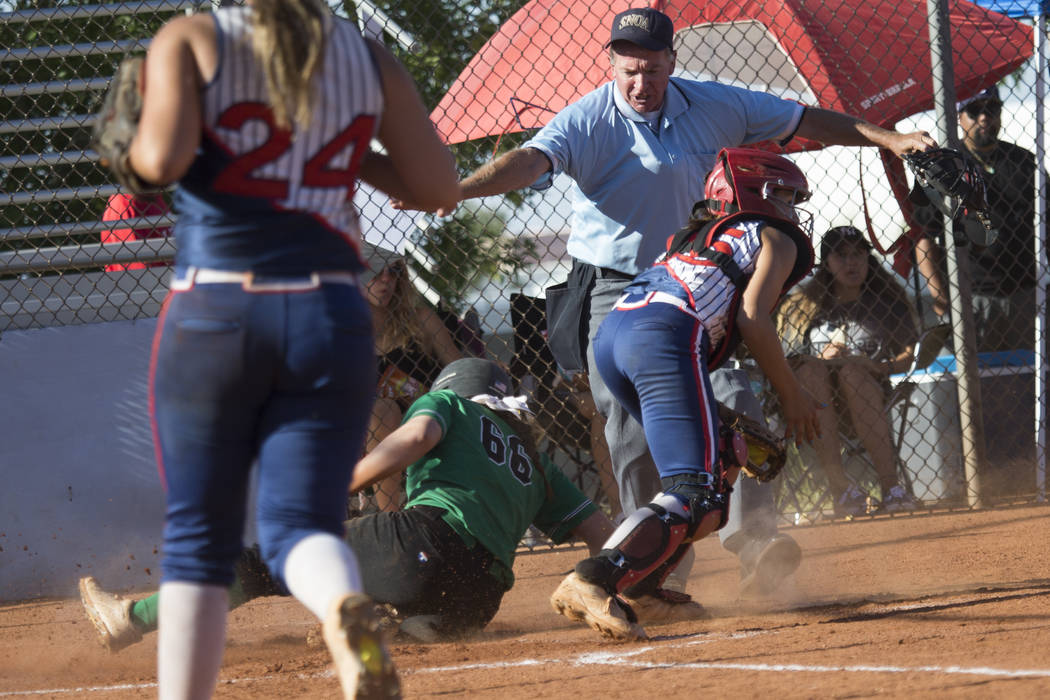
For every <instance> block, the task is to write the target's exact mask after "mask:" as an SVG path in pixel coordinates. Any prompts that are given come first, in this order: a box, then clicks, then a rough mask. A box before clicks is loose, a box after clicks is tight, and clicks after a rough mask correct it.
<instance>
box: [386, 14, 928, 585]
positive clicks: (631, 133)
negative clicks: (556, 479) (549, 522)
mask: <svg viewBox="0 0 1050 700" xmlns="http://www.w3.org/2000/svg"><path fill="white" fill-rule="evenodd" d="M606 47H607V49H608V57H609V63H610V66H611V71H612V76H613V79H612V80H611V81H610V82H608V83H606V84H604V85H601V86H600V87H598V88H596V89H595V90H593V91H591V92H590V93H588V94H587V95H584V96H583V97H582V98H580V99H579V100H578V101H576V102H575V103H573V104H571V105H569V106H568V107H566V108H565V109H563V110H562V111H561V112H559V113H558V114H557V115H555V117H554V118H553V119H552V120H551V122H550V123H549V124H547V125H546V126H545V127H543V128H542V129H541V130H540V131H539V132H538V133H537V134H536V135H535V136H534V137H533V138H532V139H530V140H529V141H527V142H526V143H525V144H523V145H522V147H520V148H517V149H514V150H512V151H509V152H507V153H505V154H504V155H502V156H500V157H499V158H497V159H496V160H494V161H491V162H489V163H487V164H485V165H483V166H482V167H480V168H479V169H478V170H477V171H476V172H475V173H474V174H472V175H471V176H469V177H468V178H466V179H465V180H463V182H462V183H461V187H462V198H463V199H469V198H473V197H485V196H490V195H497V194H503V193H505V192H509V191H511V190H516V189H520V188H523V187H527V186H529V185H532V186H533V188H535V189H543V188H545V187H547V186H549V184H550V179H551V176H552V175H555V174H558V173H564V174H566V175H568V176H569V177H570V178H571V179H572V180H573V183H574V184H573V187H572V200H573V204H572V206H573V217H572V232H571V235H570V237H569V242H568V246H567V248H568V252H569V254H570V255H571V256H572V257H573V267H572V272H571V273H570V279H569V282H570V284H569V286H570V289H569V290H567V294H568V295H569V296H571V297H574V298H575V299H576V300H577V302H578V303H577V304H576V306H577V308H576V310H575V311H572V310H568V311H567V312H566V315H567V316H569V317H571V318H572V319H575V321H576V323H575V327H574V324H573V323H572V322H569V323H567V324H565V319H564V318H563V319H561V322H559V321H556V320H554V319H549V320H548V327H549V328H550V329H551V335H552V337H551V345H552V348H553V349H555V351H556V357H557V358H558V361H559V364H561V365H562V366H563V367H564V368H565V369H574V368H583V359H584V357H586V358H587V360H588V363H587V364H588V366H589V367H592V368H593V366H594V362H593V354H592V353H591V351H590V350H589V349H588V350H586V353H584V350H583V348H582V347H578V345H577V343H576V342H575V341H576V339H577V338H583V339H586V338H590V337H593V335H594V333H595V332H596V331H597V329H598V326H599V325H600V324H601V322H602V320H603V319H604V318H605V316H606V315H607V314H608V312H609V310H610V309H611V308H612V306H613V304H614V302H615V301H616V300H617V299H618V298H619V297H620V295H621V292H622V290H623V289H624V287H626V286H627V284H628V282H630V280H631V279H633V277H634V276H635V275H636V274H637V273H638V272H640V271H641V270H644V269H646V268H647V267H648V266H649V265H650V264H652V262H653V260H654V259H655V258H656V256H657V255H658V254H659V253H660V252H661V251H662V248H663V246H664V244H665V242H666V239H667V237H668V236H669V235H671V234H672V233H674V232H675V231H676V230H678V228H680V227H681V226H682V225H683V224H684V223H685V221H686V219H688V217H689V212H690V211H691V210H692V206H693V204H694V203H695V202H697V201H699V200H701V199H703V197H704V194H703V190H704V178H705V176H706V175H707V173H708V171H709V170H710V169H711V168H712V166H713V165H714V160H715V155H716V154H717V153H718V152H719V151H720V150H721V149H722V148H726V147H734V146H740V145H743V144H748V143H755V142H758V141H764V140H775V141H778V142H779V143H781V144H782V145H783V144H786V143H787V142H788V141H790V140H791V139H792V138H794V137H796V136H798V137H803V138H807V139H811V140H814V141H819V142H821V143H824V144H827V145H845V146H880V147H883V148H887V149H890V150H891V151H893V152H894V153H896V154H897V155H901V154H903V153H906V152H911V151H924V150H926V149H927V148H929V147H932V146H935V145H936V143H935V141H934V140H933V139H932V138H931V137H930V135H929V134H927V133H926V132H914V133H910V134H902V133H899V132H896V131H889V130H886V129H882V128H880V127H877V126H874V125H872V124H869V123H868V122H865V121H863V120H861V119H857V118H855V117H851V116H848V115H845V114H842V113H840V112H834V111H830V110H826V109H820V108H810V107H803V106H802V105H801V104H798V103H797V102H793V101H790V100H783V99H780V98H778V97H774V96H772V95H769V94H766V93H762V92H755V91H751V90H745V89H742V88H738V87H733V86H729V85H722V84H720V83H717V82H700V81H695V80H688V79H684V78H673V77H671V74H672V73H673V72H674V69H675V60H676V53H675V49H674V28H673V24H672V22H671V19H670V18H669V17H668V16H667V15H665V14H663V13H662V12H659V11H657V10H653V9H650V8H638V9H630V10H626V11H624V12H621V13H619V14H617V15H616V16H615V17H614V18H613V21H612V28H611V34H610V37H609V42H608V44H607V45H606ZM394 206H395V207H397V208H416V207H413V206H412V203H410V202H398V201H395V202H394ZM550 301H551V299H548V303H550ZM569 306H570V307H571V306H572V304H571V303H570V304H569ZM563 324H564V325H563ZM566 325H567V326H568V332H567V333H563V332H562V329H564V328H565V326H566ZM566 340H567V341H568V342H565V341H566ZM573 345H577V347H576V353H575V357H572V356H571V355H572V354H573V353H571V352H568V353H566V352H564V350H565V349H566V347H568V349H570V350H571V349H572V346H573ZM579 345H582V343H580V344H579ZM589 376H590V382H591V390H592V392H593V395H594V399H595V403H596V405H597V406H598V409H599V410H600V411H601V412H602V414H603V415H605V416H606V418H607V422H606V426H605V434H606V439H607V440H608V443H609V449H610V453H611V457H612V462H613V472H614V474H615V476H616V480H617V483H618V485H619V488H620V500H621V502H622V504H623V508H624V513H625V514H629V513H631V512H633V511H634V510H636V509H637V508H638V507H640V506H642V505H644V504H645V503H648V502H649V501H650V500H651V499H652V497H653V496H654V495H655V494H656V493H657V492H658V491H659V490H660V483H659V479H658V478H657V472H656V467H655V466H654V465H653V461H652V457H651V456H650V455H649V451H648V448H647V446H646V443H645V436H644V434H643V432H642V428H641V425H639V424H638V423H637V422H636V421H634V420H633V419H632V418H631V417H630V416H629V415H628V414H627V412H626V411H625V410H624V409H623V408H622V407H621V406H620V405H619V404H617V402H616V401H615V399H614V398H613V397H612V395H611V394H610V393H609V391H608V389H607V388H606V387H605V384H604V382H603V381H602V379H601V377H600V376H599V375H598V373H597V372H596V371H591V372H590V373H589ZM741 388H743V389H744V390H745V392H741V391H740V389H741ZM747 388H748V387H747V384H746V381H745V380H743V379H740V378H737V379H736V380H734V381H733V382H731V386H729V387H728V389H727V390H728V391H729V392H730V393H729V394H728V395H718V394H716V397H717V398H718V399H720V400H723V401H725V402H726V403H727V404H728V405H730V406H731V407H733V408H739V409H741V410H743V411H747V408H748V407H746V406H743V405H740V404H737V405H735V406H734V405H733V402H732V399H733V398H734V397H737V396H741V395H742V393H750V392H749V391H746V390H747ZM738 492H739V493H737V492H734V504H733V506H732V508H731V512H732V511H735V512H736V513H738V514H739V518H736V519H734V520H731V522H730V524H729V525H728V526H727V527H725V528H723V530H721V531H720V534H721V537H722V542H723V544H724V546H725V547H726V548H727V549H729V550H731V551H733V552H734V553H736V554H738V555H744V554H745V553H746V556H743V557H742V558H741V564H742V575H743V577H744V578H743V580H744V581H745V582H749V585H748V589H749V591H748V592H751V591H754V592H760V593H767V592H770V591H772V590H773V589H774V588H775V587H776V585H777V584H778V583H779V581H780V579H782V578H783V576H784V575H785V572H787V573H790V572H791V571H792V570H794V567H795V566H797V563H798V547H797V545H795V544H794V542H793V541H791V540H790V538H788V537H787V536H786V535H781V536H779V537H777V535H776V520H775V512H774V508H773V494H772V490H771V489H770V488H769V487H768V486H764V487H757V488H756V489H755V490H751V489H750V488H749V489H743V488H742V489H738ZM767 549H770V550H771V551H769V552H766V550H767ZM773 550H777V551H773ZM771 555H778V556H771ZM785 559H786V560H787V562H788V564H789V566H786V567H785V566H784V565H783V563H782V562H783V561H784V560H785ZM778 560H779V561H778ZM761 562H770V563H776V564H777V565H776V566H774V567H772V568H771V569H770V570H769V576H764V575H763V576H760V578H762V579H763V580H762V581H761V585H757V586H756V585H754V584H755V583H756V578H755V574H756V573H759V574H761V572H756V571H755V566H756V564H760V563H761Z"/></svg>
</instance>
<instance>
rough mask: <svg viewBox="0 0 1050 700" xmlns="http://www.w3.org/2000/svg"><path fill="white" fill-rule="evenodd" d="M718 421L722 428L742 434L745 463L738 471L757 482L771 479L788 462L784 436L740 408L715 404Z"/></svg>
mask: <svg viewBox="0 0 1050 700" xmlns="http://www.w3.org/2000/svg"><path fill="white" fill-rule="evenodd" d="M718 420H719V422H720V423H721V427H722V430H730V431H734V432H737V433H739V434H741V435H743V437H744V440H746V441H747V463H746V464H744V465H743V466H742V467H741V470H742V471H743V472H744V473H745V474H747V475H748V476H750V477H752V478H753V479H758V480H759V481H763V482H764V481H772V480H773V479H774V478H776V476H777V474H779V473H780V471H781V470H782V469H783V468H784V465H785V464H786V463H787V445H786V443H785V441H784V438H782V437H778V436H777V434H776V433H774V432H773V431H772V430H770V429H769V428H767V427H766V426H765V425H763V424H762V423H759V422H758V421H756V420H755V419H753V418H750V417H748V416H745V415H744V414H743V413H740V412H739V411H734V410H733V409H731V408H729V407H728V406H725V405H724V404H722V403H721V402H719V403H718Z"/></svg>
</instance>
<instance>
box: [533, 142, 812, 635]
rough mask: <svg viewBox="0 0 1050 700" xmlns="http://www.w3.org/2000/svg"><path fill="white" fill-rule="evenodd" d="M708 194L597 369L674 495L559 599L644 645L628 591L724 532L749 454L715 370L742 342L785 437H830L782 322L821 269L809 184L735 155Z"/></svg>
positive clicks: (640, 288) (632, 288)
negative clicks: (724, 411) (779, 306)
mask: <svg viewBox="0 0 1050 700" xmlns="http://www.w3.org/2000/svg"><path fill="white" fill-rule="evenodd" d="M705 196H706V198H707V199H705V200H703V201H701V202H698V203H697V204H696V206H694V208H693V218H692V219H691V220H690V221H689V223H688V224H687V225H686V226H685V228H683V229H682V230H681V231H679V232H678V233H677V234H675V235H674V236H672V237H671V238H670V239H669V241H668V248H667V252H666V253H665V254H663V255H662V256H661V257H660V258H658V259H657V260H656V262H655V263H654V265H653V266H652V267H651V268H650V269H648V270H646V271H645V272H643V273H641V274H640V275H638V276H637V277H636V278H635V279H634V281H633V282H631V283H630V284H629V285H628V286H627V287H626V289H625V290H624V294H623V296H622V297H621V298H620V299H619V301H618V302H617V303H616V305H615V306H614V308H613V311H612V312H611V313H610V314H609V316H608V317H607V318H606V319H605V321H603V322H602V324H601V327H600V328H599V330H598V333H597V334H596V335H595V338H594V354H595V362H596V365H597V370H598V371H599V372H600V373H601V376H602V379H603V380H605V382H606V384H607V386H608V387H609V389H610V390H611V391H612V392H613V394H614V395H615V396H616V399H617V400H618V401H619V402H620V403H621V404H623V406H624V407H625V408H626V410H627V411H628V412H630V414H631V415H632V416H633V417H634V418H635V419H637V420H638V421H639V422H640V423H641V424H642V427H643V429H644V430H645V437H646V441H647V442H648V444H649V448H650V450H651V452H652V455H653V460H654V461H655V463H656V467H657V470H658V471H659V474H660V481H661V485H662V487H663V490H662V491H661V492H660V493H658V494H657V495H656V496H655V497H654V498H653V500H652V501H651V502H650V503H648V504H647V505H645V506H643V507H642V508H640V509H639V510H637V511H635V512H634V513H633V514H631V515H630V516H628V518H627V519H626V520H625V521H624V522H623V523H622V524H621V525H620V526H619V527H618V528H617V529H616V531H615V532H613V534H612V536H611V537H610V538H609V539H608V540H607V541H606V542H605V544H604V545H603V546H602V550H601V551H600V552H599V553H598V555H597V556H592V557H590V558H588V559H585V560H583V561H581V562H579V563H578V564H577V565H576V569H575V571H574V572H573V573H571V574H569V576H568V577H566V578H565V580H564V581H563V582H562V583H561V585H560V586H559V587H558V589H557V590H556V591H555V593H554V595H553V596H552V597H551V603H552V605H553V606H554V608H555V610H557V611H558V612H560V613H562V614H563V615H566V616H568V617H570V618H572V619H576V620H580V621H583V622H585V623H587V624H588V625H590V626H591V627H592V628H594V629H595V630H597V631H598V632H599V633H601V634H602V635H603V636H605V637H609V638H612V639H617V640H631V639H642V638H645V631H644V630H643V629H642V627H641V626H639V625H638V623H637V622H636V616H635V614H634V611H633V610H632V609H631V607H630V605H629V604H628V603H627V602H626V601H625V596H628V597H637V596H639V595H641V594H643V593H645V592H647V591H649V590H653V589H655V588H657V587H659V586H660V585H661V584H662V582H663V578H664V577H665V576H666V573H667V572H668V571H669V570H670V569H671V568H673V567H674V566H675V565H676V564H677V563H678V561H679V560H680V558H681V557H682V556H683V555H684V553H685V552H686V551H687V550H688V549H689V548H690V546H691V544H692V543H693V542H694V541H696V540H699V539H702V538H703V537H706V536H707V535H709V534H711V533H712V532H714V531H716V530H718V529H720V528H721V527H723V526H724V525H725V524H726V521H727V519H728V514H729V493H730V492H731V491H732V484H733V482H734V481H735V479H736V477H737V474H738V473H739V472H740V468H741V467H742V466H744V465H745V464H746V462H747V447H746V445H743V444H742V440H740V439H739V437H738V433H736V432H732V431H729V432H726V431H720V429H719V412H718V408H717V405H716V402H715V399H714V395H713V392H712V389H711V381H710V378H709V376H708V372H709V371H710V370H711V369H714V368H717V367H718V366H719V365H721V364H722V363H723V362H724V361H725V360H726V359H728V358H729V357H730V356H731V354H732V352H733V350H734V348H735V347H736V346H737V344H738V343H739V341H740V340H743V341H744V342H745V343H746V344H747V347H748V349H749V350H750V351H751V354H752V356H753V357H754V358H755V360H756V361H757V362H758V364H759V366H760V367H761V369H762V370H763V372H765V374H766V376H767V377H768V378H769V380H770V382H771V383H772V385H773V387H774V388H775V389H776V391H777V393H778V394H779V396H780V400H781V404H782V406H783V407H784V416H785V419H786V423H787V433H786V437H794V438H795V440H796V441H797V442H801V441H802V440H812V439H814V438H815V437H818V436H819V432H820V426H819V423H818V420H817V409H818V403H817V402H816V400H814V399H813V398H812V397H811V396H810V395H809V394H808V392H806V391H805V390H804V389H803V388H802V386H801V385H800V384H799V382H798V380H797V379H796V378H795V376H794V374H793V373H792V371H791V368H790V367H789V366H788V363H787V360H786V359H785V357H784V353H783V351H782V349H781V345H780V342H779V339H778V338H777V334H776V330H775V328H774V325H773V321H772V319H771V316H770V314H771V313H772V311H773V308H774V307H775V305H776V303H777V302H778V300H779V299H780V298H781V296H783V294H784V293H785V292H786V291H787V290H788V289H789V288H790V287H791V286H792V285H794V284H795V283H796V282H797V281H799V280H800V279H801V278H802V277H804V276H805V275H806V273H808V272H809V270H810V268H811V267H812V265H813V258H814V254H813V247H812V244H811V242H810V237H809V235H808V233H806V232H804V231H803V230H802V228H801V227H800V225H799V215H798V213H797V212H796V209H795V206H796V205H797V204H799V203H801V202H804V201H806V200H807V199H809V196H810V191H809V185H808V183H807V181H806V178H805V176H804V175H803V174H802V171H801V170H799V169H798V168H797V167H796V166H795V165H794V164H793V163H792V162H791V161H789V160H787V159H785V158H782V157H780V156H776V155H773V154H771V153H768V152H765V151H757V150H752V149H743V148H730V149H723V150H722V151H721V152H720V153H719V154H718V158H717V163H716V165H715V167H714V169H713V170H712V171H711V174H710V175H709V176H708V178H707V180H706V184H705ZM734 424H735V425H738V426H739V425H743V423H742V422H741V421H740V419H734ZM755 427H758V426H757V424H756V426H755ZM770 444H771V445H775V438H774V442H772V443H770ZM756 456H757V455H756ZM772 464H773V468H775V466H776V463H775V462H774V463H772ZM780 464H781V465H782V461H781V462H780ZM773 468H771V469H770V470H768V471H766V472H764V473H762V474H761V476H762V478H765V479H768V478H772V477H773V476H775V471H774V470H773Z"/></svg>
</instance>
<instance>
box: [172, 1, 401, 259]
mask: <svg viewBox="0 0 1050 700" xmlns="http://www.w3.org/2000/svg"><path fill="white" fill-rule="evenodd" d="M213 16H214V21H215V25H216V30H217V40H218V44H219V46H218V48H219V66H218V69H217V71H216V74H215V77H214V78H213V79H212V80H211V82H210V83H208V84H207V85H206V86H205V87H204V90H203V93H202V104H203V112H204V115H203V116H204V133H203V137H202V140H201V148H200V150H199V152H198V153H197V158H196V160H195V161H194V163H193V164H192V166H191V167H190V170H189V172H188V173H187V174H186V175H185V176H184V177H183V178H182V180H181V181H180V182H179V187H178V190H177V192H176V195H175V206H176V209H177V210H178V213H179V218H178V223H177V225H176V228H175V235H176V237H177V240H178V253H177V256H176V267H177V268H185V267H187V266H190V265H193V266H196V267H210V268H219V269H227V270H254V271H257V272H267V273H277V274H300V273H305V272H310V271H313V270H333V269H337V270H354V271H356V270H359V269H361V267H362V264H361V260H360V254H359V250H360V229H359V226H358V221H357V212H356V211H355V209H354V205H353V196H354V189H355V186H356V182H357V172H358V169H359V167H360V163H361V159H362V158H363V157H364V155H365V154H366V153H367V151H368V148H369V143H370V141H371V140H372V137H373V136H374V135H375V133H376V130H377V128H378V125H379V119H380V117H381V115H382V112H383V91H382V83H381V81H380V76H379V70H378V67H377V66H376V64H375V62H374V59H373V57H372V55H371V52H370V51H369V49H368V46H367V44H366V43H365V41H364V39H362V37H361V35H360V33H359V32H358V30H357V28H356V27H355V26H354V25H353V24H351V23H350V22H347V21H345V20H342V19H339V18H334V17H333V18H332V20H331V22H330V25H329V32H328V38H327V41H326V44H325V54H324V64H323V65H322V66H321V67H320V69H319V70H318V73H317V75H316V76H315V83H314V109H313V117H312V119H311V122H310V124H309V125H308V127H307V128H305V129H300V128H299V127H297V126H295V125H293V128H292V130H291V131H289V130H285V129H278V128H277V127H276V126H275V125H274V122H273V115H272V111H271V109H270V107H269V105H268V97H267V92H266V82H265V77H264V75H263V73H262V70H261V69H260V68H259V66H258V65H257V63H256V60H255V57H254V55H253V54H252V49H251V31H252V30H251V9H250V8H248V7H224V8H220V9H218V10H216V11H215V12H214V13H213Z"/></svg>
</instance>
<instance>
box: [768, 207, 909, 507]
mask: <svg viewBox="0 0 1050 700" xmlns="http://www.w3.org/2000/svg"><path fill="white" fill-rule="evenodd" d="M777 330H778V331H779V333H780V336H781V337H782V338H783V339H784V343H785V350H786V353H787V355H788V356H789V358H791V360H792V364H793V366H794V367H795V371H796V373H797V374H798V377H799V381H801V382H802V384H803V386H805V387H807V388H808V389H809V391H810V392H811V393H812V394H813V395H814V396H815V397H816V398H818V399H820V400H821V401H823V402H824V403H825V404H826V405H827V408H826V409H825V410H823V411H821V412H820V420H821V429H822V433H823V436H822V437H821V438H820V439H818V440H816V441H814V443H813V447H814V449H815V450H816V453H817V459H818V461H819V462H820V466H821V468H822V469H823V470H824V474H825V475H826V476H827V479H828V484H829V486H830V488H831V493H832V495H833V496H834V499H835V515H836V517H847V516H854V515H861V514H863V513H865V512H867V509H868V507H867V501H868V494H866V493H864V492H863V491H862V490H861V489H859V488H858V487H857V486H856V485H855V484H852V483H850V481H849V479H848V478H847V476H846V471H845V469H844V467H843V463H842V440H841V438H840V436H839V432H840V430H839V426H840V423H839V421H840V419H845V420H848V421H849V424H850V425H851V426H852V427H853V429H854V430H855V431H856V433H857V436H858V437H859V438H860V442H861V444H862V445H863V446H864V449H865V450H867V452H868V455H869V456H870V458H871V462H872V465H873V466H874V468H875V471H876V473H877V474H878V480H879V485H880V487H881V502H880V503H879V505H878V506H877V510H878V511H880V512H896V511H901V510H914V509H915V508H916V506H917V505H918V503H917V502H916V501H915V498H914V497H913V496H912V494H911V493H910V492H909V491H908V489H907V488H905V486H903V485H902V484H901V483H900V482H899V478H898V473H897V457H896V455H895V453H894V445H893V439H892V437H891V434H890V423H889V418H888V417H887V415H886V410H885V408H886V396H887V392H888V389H889V379H888V378H889V376H890V375H891V374H895V373H898V372H904V371H906V370H908V368H909V367H910V366H911V365H912V361H913V358H914V352H915V344H916V339H917V335H918V334H917V328H916V313H915V309H914V308H913V306H912V304H911V301H910V300H909V299H908V296H907V293H906V292H905V290H904V287H903V286H902V285H900V284H899V283H897V281H896V280H894V279H893V276H892V275H891V274H890V273H889V272H888V271H886V270H885V269H884V268H883V267H882V266H881V265H880V264H879V262H878V261H877V260H876V259H875V256H874V255H872V253H871V245H870V244H869V243H868V241H867V238H866V236H865V234H864V232H863V231H860V230H859V229H856V228H854V227H853V226H837V227H835V228H833V229H831V230H829V231H828V232H827V233H825V234H824V237H823V239H822V240H821V244H820V265H819V266H818V267H817V268H816V271H815V273H814V275H813V278H812V279H811V280H809V281H808V282H806V283H804V284H802V285H800V287H799V289H798V290H797V291H796V292H794V293H793V294H791V295H790V296H789V297H788V298H787V299H785V300H784V303H783V304H782V305H781V307H780V310H779V312H778V315H777Z"/></svg>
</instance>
